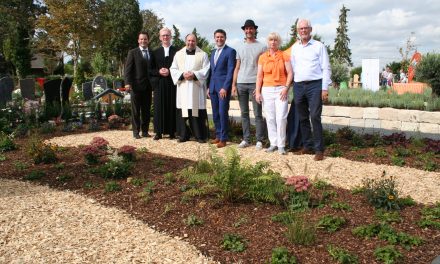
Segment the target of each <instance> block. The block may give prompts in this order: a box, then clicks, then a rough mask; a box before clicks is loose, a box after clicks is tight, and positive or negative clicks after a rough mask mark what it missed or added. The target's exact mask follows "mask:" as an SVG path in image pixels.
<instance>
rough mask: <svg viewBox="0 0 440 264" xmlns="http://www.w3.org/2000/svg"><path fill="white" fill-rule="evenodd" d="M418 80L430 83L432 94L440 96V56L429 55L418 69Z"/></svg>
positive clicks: (418, 65)
mask: <svg viewBox="0 0 440 264" xmlns="http://www.w3.org/2000/svg"><path fill="white" fill-rule="evenodd" d="M416 79H417V80H418V81H423V82H426V83H428V84H429V85H430V86H431V88H432V93H433V94H435V95H436V96H440V54H439V53H427V54H426V55H425V56H423V57H422V60H421V61H420V62H419V63H418V64H417V67H416Z"/></svg>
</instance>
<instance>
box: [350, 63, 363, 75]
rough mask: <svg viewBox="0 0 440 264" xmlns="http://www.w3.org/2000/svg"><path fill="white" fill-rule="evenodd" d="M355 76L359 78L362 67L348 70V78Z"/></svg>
mask: <svg viewBox="0 0 440 264" xmlns="http://www.w3.org/2000/svg"><path fill="white" fill-rule="evenodd" d="M355 74H357V75H359V77H360V76H361V74H362V66H358V67H354V68H353V69H351V70H350V76H354V75H355Z"/></svg>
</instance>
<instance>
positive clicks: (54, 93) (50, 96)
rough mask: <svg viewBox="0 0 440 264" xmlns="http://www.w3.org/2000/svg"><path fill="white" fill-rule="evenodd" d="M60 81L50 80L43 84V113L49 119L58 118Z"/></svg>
mask: <svg viewBox="0 0 440 264" xmlns="http://www.w3.org/2000/svg"><path fill="white" fill-rule="evenodd" d="M60 86H61V79H55V80H50V81H48V82H45V83H44V85H43V88H44V97H45V111H46V116H47V117H49V118H53V117H58V116H59V115H60V110H61V99H60Z"/></svg>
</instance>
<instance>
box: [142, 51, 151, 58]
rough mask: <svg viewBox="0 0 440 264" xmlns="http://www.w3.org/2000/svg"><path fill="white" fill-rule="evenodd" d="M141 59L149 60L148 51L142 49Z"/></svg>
mask: <svg viewBox="0 0 440 264" xmlns="http://www.w3.org/2000/svg"><path fill="white" fill-rule="evenodd" d="M142 57H144V59H146V60H147V59H149V56H148V50H146V49H143V50H142Z"/></svg>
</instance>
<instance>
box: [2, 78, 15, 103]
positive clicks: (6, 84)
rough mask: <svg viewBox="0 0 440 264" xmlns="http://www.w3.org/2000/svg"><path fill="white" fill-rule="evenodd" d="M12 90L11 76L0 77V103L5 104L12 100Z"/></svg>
mask: <svg viewBox="0 0 440 264" xmlns="http://www.w3.org/2000/svg"><path fill="white" fill-rule="evenodd" d="M13 90H14V80H12V78H11V77H3V78H1V79H0V105H5V104H6V103H7V102H9V101H12V91H13Z"/></svg>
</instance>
